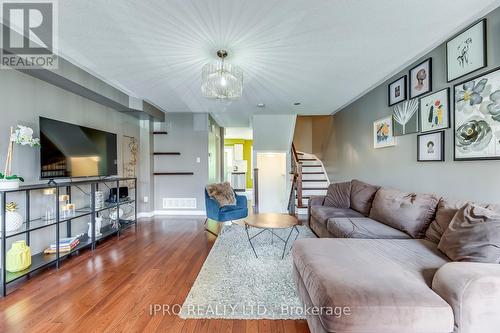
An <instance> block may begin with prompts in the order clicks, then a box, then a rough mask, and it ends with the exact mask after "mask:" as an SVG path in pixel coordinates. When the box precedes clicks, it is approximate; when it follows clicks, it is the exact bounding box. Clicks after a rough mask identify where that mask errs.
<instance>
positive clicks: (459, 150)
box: [453, 68, 500, 161]
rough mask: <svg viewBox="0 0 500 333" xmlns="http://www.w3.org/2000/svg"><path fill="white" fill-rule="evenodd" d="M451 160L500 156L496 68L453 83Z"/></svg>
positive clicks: (499, 95) (499, 98) (499, 71)
mask: <svg viewBox="0 0 500 333" xmlns="http://www.w3.org/2000/svg"><path fill="white" fill-rule="evenodd" d="M453 89H454V96H455V101H454V102H455V121H454V140H455V161H471V160H499V159H500V68H496V69H494V70H492V71H489V72H487V73H484V74H481V75H480V76H478V77H476V78H474V79H470V80H468V81H465V82H462V83H459V84H456V85H455V86H454V87H453Z"/></svg>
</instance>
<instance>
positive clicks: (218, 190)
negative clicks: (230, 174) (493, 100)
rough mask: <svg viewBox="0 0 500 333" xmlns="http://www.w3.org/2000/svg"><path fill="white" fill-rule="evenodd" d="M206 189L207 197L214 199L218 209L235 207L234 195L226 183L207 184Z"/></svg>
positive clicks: (229, 185)
mask: <svg viewBox="0 0 500 333" xmlns="http://www.w3.org/2000/svg"><path fill="white" fill-rule="evenodd" d="M206 189H207V193H208V196H209V197H210V198H212V199H215V200H216V201H217V202H218V203H219V206H220V207H224V206H234V205H236V195H235V194H234V191H233V189H232V188H231V184H229V183H228V182H225V183H220V184H209V185H207V187H206Z"/></svg>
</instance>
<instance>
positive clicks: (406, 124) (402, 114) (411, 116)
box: [392, 99, 418, 136]
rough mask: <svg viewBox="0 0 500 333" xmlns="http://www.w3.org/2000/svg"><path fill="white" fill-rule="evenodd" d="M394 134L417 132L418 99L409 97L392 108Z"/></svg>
mask: <svg viewBox="0 0 500 333" xmlns="http://www.w3.org/2000/svg"><path fill="white" fill-rule="evenodd" d="M392 118H393V120H394V124H393V126H394V136H401V135H406V134H411V133H417V132H418V100H417V99H411V100H409V101H404V102H403V103H400V104H398V105H396V106H395V107H394V108H393V113H392Z"/></svg>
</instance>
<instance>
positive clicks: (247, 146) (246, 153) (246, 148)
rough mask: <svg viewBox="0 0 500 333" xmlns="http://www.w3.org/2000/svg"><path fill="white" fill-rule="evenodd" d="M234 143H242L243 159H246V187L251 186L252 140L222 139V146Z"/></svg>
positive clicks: (230, 145) (229, 145)
mask: <svg viewBox="0 0 500 333" xmlns="http://www.w3.org/2000/svg"><path fill="white" fill-rule="evenodd" d="M235 144H242V145H243V159H244V160H245V161H247V188H253V182H252V144H253V141H252V140H244V139H224V146H227V147H232V146H234V145H235Z"/></svg>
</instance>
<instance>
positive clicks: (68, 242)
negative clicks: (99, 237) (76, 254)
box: [43, 237, 80, 254]
mask: <svg viewBox="0 0 500 333" xmlns="http://www.w3.org/2000/svg"><path fill="white" fill-rule="evenodd" d="M79 243H80V239H79V238H78V237H70V238H63V239H61V240H60V242H59V252H69V251H71V250H73V249H74V248H75V247H76V246H77V245H78V244H79ZM56 251H57V245H56V244H50V246H49V247H48V248H46V249H45V251H43V253H45V254H54V253H56Z"/></svg>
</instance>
